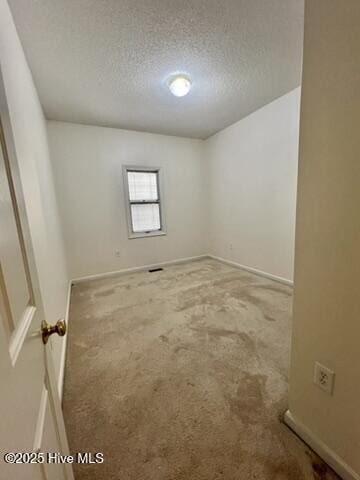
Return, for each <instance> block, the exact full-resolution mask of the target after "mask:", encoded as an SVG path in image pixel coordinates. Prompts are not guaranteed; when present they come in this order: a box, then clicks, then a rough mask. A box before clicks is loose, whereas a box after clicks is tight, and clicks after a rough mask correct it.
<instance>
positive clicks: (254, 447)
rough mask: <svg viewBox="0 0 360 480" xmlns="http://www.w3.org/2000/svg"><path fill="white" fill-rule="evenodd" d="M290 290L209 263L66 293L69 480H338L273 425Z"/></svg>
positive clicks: (283, 383)
mask: <svg viewBox="0 0 360 480" xmlns="http://www.w3.org/2000/svg"><path fill="white" fill-rule="evenodd" d="M291 294H292V291H291V288H290V287H287V286H282V285H279V284H277V283H275V282H273V281H271V280H266V279H264V278H262V277H258V276H256V275H253V274H250V273H248V272H244V271H242V270H238V269H235V268H233V267H231V266H228V265H224V264H222V263H220V262H217V261H215V260H210V259H202V260H201V261H194V262H189V263H186V264H181V265H174V266H171V267H167V268H164V270H163V271H162V272H161V273H152V274H151V275H150V274H149V273H148V272H138V273H132V274H125V275H119V276H115V277H112V278H107V279H101V280H94V281H91V282H86V283H81V284H77V285H75V286H74V287H73V289H72V295H71V306H70V321H69V339H68V354H67V360H66V376H65V385H64V401H63V408H64V412H65V420H66V426H67V431H68V437H69V443H70V449H71V452H72V453H75V452H84V451H89V452H103V453H104V458H105V461H104V463H103V464H93V465H81V464H75V465H74V470H75V478H76V480H93V479H96V480H119V479H121V480H248V479H249V480H250V479H254V480H255V479H256V480H269V479H271V480H287V479H289V480H323V479H326V480H335V479H336V478H337V477H336V475H335V474H334V473H333V472H332V471H331V470H330V469H328V467H327V466H326V465H325V466H324V464H323V463H322V462H321V461H320V460H319V459H318V458H317V457H313V456H311V457H310V456H309V455H308V454H307V453H306V452H307V451H308V449H307V447H306V446H305V445H304V444H303V443H302V442H301V441H300V440H299V439H298V438H297V437H296V436H295V435H294V434H293V433H292V432H291V431H290V430H288V429H287V428H286V427H285V426H284V425H283V423H282V421H281V418H282V414H283V412H284V410H285V409H286V408H287V387H288V385H287V377H288V366H289V357H290V336H291V318H290V315H291V302H292V297H291Z"/></svg>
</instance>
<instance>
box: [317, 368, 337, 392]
mask: <svg viewBox="0 0 360 480" xmlns="http://www.w3.org/2000/svg"><path fill="white" fill-rule="evenodd" d="M334 381H335V372H333V371H332V370H330V369H329V368H327V367H324V365H321V363H319V362H315V369H314V383H315V384H316V385H317V386H318V387H320V388H321V389H322V390H324V392H326V393H328V394H329V395H332V393H333V390H334Z"/></svg>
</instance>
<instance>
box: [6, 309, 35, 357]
mask: <svg viewBox="0 0 360 480" xmlns="http://www.w3.org/2000/svg"><path fill="white" fill-rule="evenodd" d="M35 312H36V307H34V306H33V305H28V306H27V307H26V308H25V311H24V314H23V316H22V319H21V320H20V323H19V325H18V326H17V327H16V330H15V331H14V333H13V335H12V336H11V340H10V345H9V353H10V358H11V363H12V366H14V365H15V363H16V360H17V358H18V356H19V353H20V350H21V347H22V346H23V343H24V340H25V338H26V335H27V332H28V330H29V327H30V325H31V322H32V320H33V318H34V315H35Z"/></svg>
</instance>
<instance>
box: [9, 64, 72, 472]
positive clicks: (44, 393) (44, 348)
mask: <svg viewBox="0 0 360 480" xmlns="http://www.w3.org/2000/svg"><path fill="white" fill-rule="evenodd" d="M0 120H1V123H0V456H1V458H0V479H1V480H10V479H17V480H23V479H29V480H30V479H31V480H40V479H41V480H44V479H46V480H73V478H74V477H73V473H72V465H71V464H68V463H66V464H61V463H50V464H48V463H47V460H48V459H50V457H49V458H48V457H47V455H44V456H42V455H39V454H38V452H44V453H46V452H54V453H56V452H58V453H59V454H62V455H68V454H69V452H68V444H67V439H66V433H65V428H64V421H63V417H62V411H61V406H60V400H59V396H58V392H57V389H56V382H55V378H54V373H53V366H52V363H51V361H52V360H51V352H49V348H50V347H49V343H48V344H47V345H44V343H43V341H42V335H41V322H42V320H44V311H43V306H42V299H41V294H40V290H39V284H38V278H37V270H36V265H35V262H34V256H33V252H32V247H31V239H30V236H29V228H28V223H27V218H26V212H25V206H24V201H23V195H22V190H21V184H20V177H19V171H18V166H17V161H16V155H15V148H14V141H13V136H12V131H11V124H10V119H9V112H8V108H7V103H6V97H5V92H4V85H3V81H2V76H1V72H0ZM16 452H22V453H24V452H26V453H28V454H30V455H21V453H20V454H18V455H15V456H11V455H8V457H7V461H8V462H13V461H15V462H17V463H6V461H5V454H6V453H10V454H11V453H14V454H15V453H16ZM51 458H52V459H53V461H54V462H56V461H59V459H60V457H56V458H55V457H54V456H52V457H51ZM43 461H44V463H42V462H43ZM18 462H19V463H18ZM23 462H31V463H23Z"/></svg>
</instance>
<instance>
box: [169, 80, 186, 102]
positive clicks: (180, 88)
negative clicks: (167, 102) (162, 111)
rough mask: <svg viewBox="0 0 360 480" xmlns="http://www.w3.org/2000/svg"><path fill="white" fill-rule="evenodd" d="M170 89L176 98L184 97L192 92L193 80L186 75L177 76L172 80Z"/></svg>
mask: <svg viewBox="0 0 360 480" xmlns="http://www.w3.org/2000/svg"><path fill="white" fill-rule="evenodd" d="M169 88H170V92H171V93H172V94H173V95H175V97H184V96H185V95H187V94H188V93H189V91H190V88H191V80H190V78H189V77H187V76H185V75H176V77H173V78H172V79H171V80H170V83H169Z"/></svg>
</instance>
